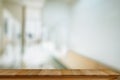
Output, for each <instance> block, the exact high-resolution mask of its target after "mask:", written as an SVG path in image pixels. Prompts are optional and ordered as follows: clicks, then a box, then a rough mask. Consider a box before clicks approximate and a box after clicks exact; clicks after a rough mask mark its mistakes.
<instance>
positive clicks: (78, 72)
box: [0, 69, 119, 78]
mask: <svg viewBox="0 0 120 80" xmlns="http://www.w3.org/2000/svg"><path fill="white" fill-rule="evenodd" d="M61 76H62V77H70V76H75V77H77V76H78V77H85V76H89V77H93V76H96V77H110V76H111V77H116V76H119V74H118V73H116V72H113V71H110V70H103V69H100V70H88V69H75V70H54V69H53V70H40V69H33V70H31V69H30V70H28V69H23V70H19V69H18V70H14V69H13V70H7V69H5V70H4V69H3V70H0V78H6V77H10V78H11V77H61Z"/></svg>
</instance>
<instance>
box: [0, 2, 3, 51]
mask: <svg viewBox="0 0 120 80" xmlns="http://www.w3.org/2000/svg"><path fill="white" fill-rule="evenodd" d="M2 17H3V14H2V0H0V52H1V50H2V27H3V23H2V22H3V18H2Z"/></svg>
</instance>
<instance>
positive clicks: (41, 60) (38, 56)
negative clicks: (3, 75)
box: [0, 43, 63, 69]
mask: <svg viewBox="0 0 120 80" xmlns="http://www.w3.org/2000/svg"><path fill="white" fill-rule="evenodd" d="M54 53H55V50H54V49H52V45H51V44H49V45H48V43H47V44H46V43H39V44H32V45H26V46H25V51H24V53H21V47H20V45H19V44H18V45H13V44H11V43H9V44H8V45H7V46H6V48H5V50H4V53H3V54H2V55H1V56H0V68H1V69H59V68H63V67H61V65H60V64H59V63H57V62H56V61H55V60H54V59H53V58H52V54H54ZM56 65H59V66H57V67H56Z"/></svg>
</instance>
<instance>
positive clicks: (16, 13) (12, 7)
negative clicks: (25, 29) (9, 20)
mask: <svg viewBox="0 0 120 80" xmlns="http://www.w3.org/2000/svg"><path fill="white" fill-rule="evenodd" d="M4 9H7V10H8V11H9V12H10V14H11V15H12V16H13V17H14V19H16V20H17V21H18V22H22V5H21V4H18V3H14V2H12V1H11V2H5V1H4Z"/></svg>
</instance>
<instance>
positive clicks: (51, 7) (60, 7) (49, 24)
mask: <svg viewBox="0 0 120 80" xmlns="http://www.w3.org/2000/svg"><path fill="white" fill-rule="evenodd" d="M69 11H70V7H69V4H68V3H67V1H66V0H46V2H45V6H44V9H43V14H44V17H43V21H44V24H43V27H44V29H47V30H46V31H47V33H48V35H46V38H48V40H50V41H52V42H54V43H56V44H57V45H63V44H65V45H66V44H67V40H68V37H67V36H68V31H67V30H68V27H69V20H70V17H69V15H70V13H69ZM44 36H45V35H44Z"/></svg>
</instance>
